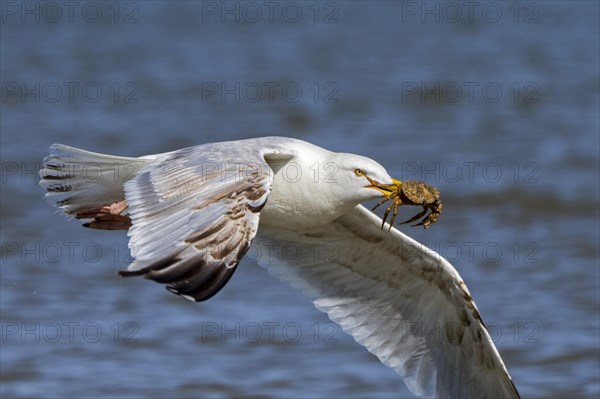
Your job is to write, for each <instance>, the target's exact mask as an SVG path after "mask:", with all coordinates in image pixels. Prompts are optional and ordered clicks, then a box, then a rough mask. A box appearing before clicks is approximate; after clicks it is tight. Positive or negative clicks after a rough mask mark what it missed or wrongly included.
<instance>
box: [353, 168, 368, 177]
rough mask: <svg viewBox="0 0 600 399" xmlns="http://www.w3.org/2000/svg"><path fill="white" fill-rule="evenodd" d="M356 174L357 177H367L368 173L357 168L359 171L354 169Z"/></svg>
mask: <svg viewBox="0 0 600 399" xmlns="http://www.w3.org/2000/svg"><path fill="white" fill-rule="evenodd" d="M354 174H355V175H356V176H364V175H366V174H367V173H366V172H365V171H364V170H362V169H358V168H357V169H354Z"/></svg>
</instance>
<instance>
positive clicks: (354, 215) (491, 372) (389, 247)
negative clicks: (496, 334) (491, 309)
mask: <svg viewBox="0 0 600 399" xmlns="http://www.w3.org/2000/svg"><path fill="white" fill-rule="evenodd" d="M380 226H381V219H380V218H379V217H377V216H376V215H374V214H373V213H371V212H369V211H368V210H366V209H365V208H364V207H362V206H358V207H356V208H354V209H353V211H351V212H350V213H348V214H346V215H344V216H342V217H341V218H339V219H338V220H336V221H335V222H334V223H331V224H329V225H326V226H322V227H318V228H314V229H311V231H310V232H305V233H301V232H290V231H282V230H262V229H261V231H259V233H258V236H257V237H256V242H257V243H259V245H265V246H267V247H268V248H270V249H274V250H271V252H270V253H269V257H268V258H267V257H264V258H261V259H259V264H261V265H262V266H264V267H266V268H267V269H268V270H269V271H270V272H271V274H274V275H276V276H278V277H280V278H281V279H282V280H285V281H287V282H289V283H290V284H291V285H293V286H296V287H298V288H301V289H303V290H304V291H305V293H306V294H307V295H309V296H311V297H312V298H313V299H314V304H315V306H316V307H317V308H318V309H319V310H321V311H323V312H325V313H327V314H328V316H329V318H330V319H331V320H333V321H334V322H336V323H338V324H340V326H341V327H342V329H343V330H344V331H346V332H347V333H349V334H351V335H352V336H353V337H354V339H355V340H356V341H357V342H358V343H360V344H361V345H363V346H365V347H366V348H367V349H368V350H369V351H370V352H371V353H373V354H374V355H376V356H377V357H378V358H379V360H381V362H383V363H384V364H385V365H387V366H389V367H392V368H393V369H395V370H396V372H397V373H398V374H400V375H401V376H402V377H403V378H404V381H405V383H406V385H407V386H408V387H409V389H410V390H411V391H412V392H413V393H414V394H416V395H421V396H424V397H435V398H518V397H519V395H518V393H517V391H516V388H515V386H514V385H513V383H512V380H511V378H510V376H509V374H508V371H507V369H506V367H505V366H504V363H503V362H502V359H501V358H500V355H499V354H498V351H497V350H496V348H495V346H494V344H493V342H492V341H491V338H490V336H489V334H488V332H487V330H486V328H485V326H484V324H483V321H482V320H481V317H480V315H479V312H478V310H477V307H476V306H475V303H474V302H473V299H472V298H471V295H470V293H469V290H468V289H467V287H466V286H465V283H464V282H463V280H462V278H461V277H460V275H459V274H458V272H457V271H456V270H455V269H454V267H452V265H451V264H450V263H448V262H447V261H446V260H445V259H443V258H442V257H441V256H440V255H438V254H436V253H435V252H433V251H431V250H430V249H428V248H426V247H425V246H423V245H421V244H419V243H417V242H416V241H414V240H412V239H411V238H409V237H407V236H405V235H404V234H402V233H401V232H399V231H398V230H396V229H392V230H391V231H390V232H389V233H388V232H387V228H385V229H384V230H381V228H380ZM290 245H293V246H294V248H295V249H296V253H295V255H294V257H293V258H291V257H289V256H286V255H287V254H286V252H285V251H283V250H282V251H278V250H277V249H278V248H279V249H282V248H288V247H289V246H290Z"/></svg>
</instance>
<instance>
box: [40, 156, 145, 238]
mask: <svg viewBox="0 0 600 399" xmlns="http://www.w3.org/2000/svg"><path fill="white" fill-rule="evenodd" d="M154 158H155V156H146V157H141V158H128V157H117V156H112V155H105V154H98V153H94V152H90V151H85V150H80V149H78V148H73V147H69V146H66V145H62V144H53V145H52V146H51V147H50V155H49V156H47V157H46V158H44V168H43V169H41V170H40V172H39V174H40V177H41V180H40V186H42V187H43V188H45V189H46V191H47V193H46V198H47V199H48V200H50V201H51V202H54V203H55V204H56V206H57V207H58V209H59V211H60V212H62V213H64V214H65V215H66V216H70V217H76V218H79V219H93V218H94V216H95V215H97V214H99V213H107V211H106V210H105V209H108V208H110V207H111V205H113V204H116V203H121V202H122V203H123V204H124V201H125V193H124V189H123V184H124V183H125V182H126V181H127V180H129V179H131V178H133V177H134V176H136V175H137V174H138V173H139V172H140V171H141V170H142V169H143V168H144V167H145V166H146V165H148V164H149V163H151V162H152V161H153V160H154ZM124 206H126V204H124ZM121 211H122V210H121ZM121 211H119V213H121ZM108 213H113V212H108ZM91 227H94V226H91ZM100 228H102V227H100Z"/></svg>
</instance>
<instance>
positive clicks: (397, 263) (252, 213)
mask: <svg viewBox="0 0 600 399" xmlns="http://www.w3.org/2000/svg"><path fill="white" fill-rule="evenodd" d="M40 177H41V181H40V185H41V186H42V187H43V188H44V189H46V191H47V193H46V197H47V198H48V199H49V200H50V201H52V202H54V203H55V204H56V206H57V207H58V209H59V211H60V212H62V213H63V214H65V215H66V216H68V217H71V218H77V219H81V220H83V221H85V223H84V224H83V225H84V226H85V227H89V228H94V229H101V230H127V234H128V236H129V247H130V250H131V252H132V256H133V258H134V261H133V263H131V264H130V265H129V266H128V267H127V269H126V270H123V271H121V272H119V274H120V275H121V276H144V277H145V278H148V279H150V280H154V281H156V282H158V283H161V284H165V285H166V288H167V289H168V290H169V291H170V292H173V293H175V294H177V295H180V296H182V297H184V298H186V299H189V300H192V301H204V300H207V299H209V298H210V297H212V296H213V295H215V294H216V293H217V292H218V291H219V290H220V289H221V288H223V286H224V285H225V284H226V283H227V281H228V280H229V279H230V278H231V276H232V275H233V273H234V271H235V269H236V267H237V265H238V263H239V262H240V260H241V259H242V258H243V256H244V254H245V253H246V252H247V251H248V249H249V248H250V247H251V245H252V246H257V248H261V249H262V253H263V256H261V257H259V260H258V263H259V264H260V265H261V266H263V267H265V268H266V269H267V270H268V271H269V272H270V274H272V275H275V276H277V277H279V278H280V279H282V280H284V281H286V282H288V283H289V284H290V285H291V286H293V287H296V288H299V289H301V290H303V292H304V293H305V294H306V295H308V296H309V297H310V298H311V299H312V300H313V303H314V305H315V306H316V308H317V309H319V310H320V311H322V312H325V313H326V314H327V315H328V316H329V318H330V319H331V320H332V321H334V322H335V323H338V324H339V325H340V326H341V328H342V329H343V330H344V331H345V332H346V333H348V334H350V335H351V336H352V337H353V338H354V339H355V340H356V342H358V343H359V344H361V345H363V346H364V347H365V348H366V349H367V350H369V351H370V352H371V353H373V354H374V355H375V356H377V357H378V358H379V360H380V361H381V362H382V363H383V364H385V365H386V366H389V367H391V368H393V369H394V370H395V371H396V372H397V373H398V374H399V375H400V376H401V377H402V378H403V379H404V382H405V383H406V385H407V387H408V388H409V390H410V391H411V392H413V393H414V394H415V395H417V396H421V397H426V398H478V399H479V398H519V394H518V393H517V390H516V388H515V386H514V384H513V382H512V379H511V377H510V375H509V373H508V370H507V368H506V366H505V365H504V362H503V361H502V358H501V357H500V354H499V353H498V350H497V349H496V347H495V346H494V344H493V342H492V339H491V337H490V335H489V334H488V331H487V330H486V327H485V325H484V323H483V320H482V318H481V316H480V314H479V311H478V310H477V306H476V305H475V302H474V301H473V298H472V297H471V294H470V293H469V290H468V288H467V286H466V285H465V283H464V281H463V279H462V278H461V277H460V275H459V274H458V272H457V271H456V269H455V268H454V267H453V266H452V265H451V264H450V263H449V262H448V261H447V260H445V259H444V258H443V257H442V256H440V255H439V254H437V253H436V252H434V251H432V250H431V249H429V248H427V247H425V246H424V245H422V244H419V243H418V242H416V241H415V240H413V239H411V238H410V237H408V236H407V235H405V234H403V233H402V232H401V231H399V230H398V229H396V228H393V227H392V226H391V225H387V226H385V228H382V226H384V225H385V222H384V221H382V219H381V218H379V217H378V216H377V215H375V214H374V213H372V212H371V211H369V210H368V209H366V208H365V207H363V206H362V205H361V203H363V202H365V201H370V200H385V199H386V198H392V197H393V195H394V194H395V193H394V190H393V189H391V188H390V187H396V188H397V187H399V186H400V185H401V184H402V182H400V181H399V180H396V179H393V178H391V177H390V176H389V174H388V173H387V172H386V170H385V169H384V168H383V166H381V165H380V164H378V163H377V162H375V161H373V160H372V159H369V158H366V157H363V156H359V155H354V154H346V153H336V152H332V151H329V150H326V149H324V148H321V147H318V146H316V145H313V144H311V143H308V142H305V141H301V140H297V139H292V138H286V137H261V138H254V139H249V140H238V141H228V142H218V143H209V144H203V145H198V146H194V147H189V148H184V149H180V150H176V151H172V152H167V153H162V154H156V155H148V156H143V157H139V158H129V157H118V156H112V155H104V154H98V153H93V152H89V151H84V150H80V149H77V148H73V147H69V146H66V145H61V144H54V145H52V146H51V147H50V155H49V156H47V157H46V158H45V159H44V164H43V169H42V170H40ZM290 247H292V248H294V256H293V257H292V256H289V254H287V253H286V251H285V250H284V249H285V248H290ZM274 306H275V305H274Z"/></svg>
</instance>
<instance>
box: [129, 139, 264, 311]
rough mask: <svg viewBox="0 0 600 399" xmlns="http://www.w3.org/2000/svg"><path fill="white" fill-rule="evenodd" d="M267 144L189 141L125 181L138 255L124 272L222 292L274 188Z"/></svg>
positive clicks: (178, 287)
mask: <svg viewBox="0 0 600 399" xmlns="http://www.w3.org/2000/svg"><path fill="white" fill-rule="evenodd" d="M263 152H264V150H258V149H255V150H254V151H253V150H252V148H244V147H243V146H239V145H238V146H229V147H228V143H215V144H209V145H203V146H196V147H190V148H186V149H183V150H179V151H174V152H171V153H166V154H161V155H158V156H157V157H156V159H155V160H154V161H153V162H152V163H151V164H149V165H148V166H146V167H145V168H144V169H142V170H141V171H140V173H139V174H138V175H137V176H136V177H135V178H133V179H131V180H129V181H127V182H126V183H125V199H126V201H127V204H128V207H129V208H128V211H129V217H130V218H131V222H132V227H131V228H130V229H129V233H128V234H129V236H130V242H129V245H130V248H131V251H132V254H133V255H134V256H135V261H134V262H133V263H132V264H131V265H129V267H128V269H127V270H125V271H122V272H120V274H121V275H123V276H133V275H144V276H145V277H146V278H149V279H152V280H154V281H156V282H159V283H162V284H167V287H166V288H167V289H168V290H169V291H171V292H174V293H176V294H179V295H182V296H184V297H185V298H187V299H190V300H194V301H202V300H206V299H208V298H210V297H211V296H213V295H214V294H216V293H217V292H218V291H219V290H220V289H221V288H222V287H223V286H224V285H225V283H227V281H228V280H229V278H231V276H232V274H233V272H234V270H235V268H236V266H237V264H238V263H239V261H240V259H241V258H242V257H243V256H244V254H245V253H246V251H247V250H248V248H249V246H250V243H251V240H252V239H253V238H254V236H255V235H256V231H257V229H258V221H259V213H260V210H261V209H262V207H263V206H264V204H265V202H266V201H267V198H268V195H269V193H270V190H271V169H270V168H269V166H268V165H267V163H266V162H265V160H264V153H263ZM242 155H243V156H242ZM240 159H243V160H244V163H240Z"/></svg>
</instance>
